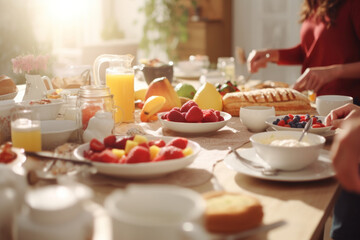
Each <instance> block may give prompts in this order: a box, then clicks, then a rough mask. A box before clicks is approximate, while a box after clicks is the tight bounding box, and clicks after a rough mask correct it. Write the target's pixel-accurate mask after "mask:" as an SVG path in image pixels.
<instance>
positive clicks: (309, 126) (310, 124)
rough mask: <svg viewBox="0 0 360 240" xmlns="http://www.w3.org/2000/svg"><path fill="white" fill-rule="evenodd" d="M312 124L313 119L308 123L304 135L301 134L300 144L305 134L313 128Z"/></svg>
mask: <svg viewBox="0 0 360 240" xmlns="http://www.w3.org/2000/svg"><path fill="white" fill-rule="evenodd" d="M312 123H313V120H312V118H310V120H309V121H308V122H307V123H306V125H305V127H304V129H303V131H302V133H301V136H300V138H299V142H301V140H302V139H303V138H304V136H305V134H306V133H307V132H308V131H309V129H310V128H311V126H312Z"/></svg>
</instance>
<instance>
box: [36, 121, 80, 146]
mask: <svg viewBox="0 0 360 240" xmlns="http://www.w3.org/2000/svg"><path fill="white" fill-rule="evenodd" d="M76 129H78V127H77V124H76V121H73V120H47V121H41V143H42V149H43V150H50V149H54V148H56V147H58V146H60V145H62V144H64V143H66V142H67V141H68V140H69V138H70V136H71V134H72V133H73V132H74V131H75V130H76Z"/></svg>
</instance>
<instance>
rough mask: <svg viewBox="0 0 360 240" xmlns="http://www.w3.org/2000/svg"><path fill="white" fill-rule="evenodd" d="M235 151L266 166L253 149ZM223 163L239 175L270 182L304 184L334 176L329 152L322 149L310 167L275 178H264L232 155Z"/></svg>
mask: <svg viewBox="0 0 360 240" xmlns="http://www.w3.org/2000/svg"><path fill="white" fill-rule="evenodd" d="M237 151H238V152H239V154H240V155H241V156H242V157H244V158H246V159H249V160H252V161H254V162H260V163H262V164H264V165H266V163H265V162H264V161H263V160H262V159H261V158H260V157H258V156H257V154H256V152H255V149H254V148H243V149H238V150H237ZM224 162H225V164H226V166H227V167H229V168H231V169H233V170H235V171H237V172H239V173H242V174H245V175H248V176H251V177H255V178H260V179H265V180H271V181H283V182H306V181H315V180H320V179H325V178H330V177H333V176H334V175H335V172H334V170H333V169H332V165H331V160H330V156H329V151H327V150H324V149H322V150H321V152H320V156H319V159H318V160H317V161H316V162H314V163H313V164H311V165H310V166H308V167H306V168H304V169H302V170H299V171H280V172H279V174H278V175H276V176H264V175H262V174H261V172H259V171H256V170H253V169H251V168H249V167H247V166H246V165H244V164H243V163H242V162H241V161H239V160H238V159H237V158H236V157H235V155H234V154H233V153H232V154H228V155H227V156H226V158H225V160H224Z"/></svg>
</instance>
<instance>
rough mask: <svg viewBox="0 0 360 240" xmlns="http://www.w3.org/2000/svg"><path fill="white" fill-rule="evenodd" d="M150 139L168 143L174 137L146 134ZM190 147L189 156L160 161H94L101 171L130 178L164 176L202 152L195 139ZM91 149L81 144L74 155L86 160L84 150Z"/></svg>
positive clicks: (187, 163) (186, 163) (87, 145)
mask: <svg viewBox="0 0 360 240" xmlns="http://www.w3.org/2000/svg"><path fill="white" fill-rule="evenodd" d="M146 137H147V139H148V140H157V139H162V140H164V141H165V142H166V143H167V142H170V141H171V140H173V139H174V138H173V137H153V136H146ZM188 147H190V148H192V150H193V153H192V154H191V155H189V156H186V157H183V158H179V159H173V160H165V161H160V162H148V163H137V164H120V163H101V162H93V165H94V166H95V168H96V169H97V171H98V172H99V173H102V174H105V175H110V176H115V177H121V178H128V179H148V178H155V177H160V176H164V175H166V174H169V173H171V172H175V171H178V170H180V169H183V168H185V167H186V166H188V165H189V164H191V163H192V162H193V161H194V160H195V158H196V156H197V155H198V153H199V152H200V149H201V147H200V145H199V144H198V143H196V142H194V141H191V140H189V141H188ZM85 150H89V143H85V144H82V145H80V146H79V147H77V148H76V149H75V150H74V156H75V158H76V159H79V160H84V159H85V158H84V154H83V153H84V151H85Z"/></svg>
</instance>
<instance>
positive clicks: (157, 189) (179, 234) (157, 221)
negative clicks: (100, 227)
mask: <svg viewBox="0 0 360 240" xmlns="http://www.w3.org/2000/svg"><path fill="white" fill-rule="evenodd" d="M105 208H106V210H107V212H108V213H109V215H110V216H111V218H112V222H113V224H112V225H113V238H114V239H127V240H142V239H157V240H167V239H169V238H171V239H172V240H177V239H184V238H185V239H207V238H208V236H207V235H206V234H205V231H204V230H203V227H202V226H201V224H202V221H203V213H204V210H205V202H204V200H203V198H202V197H201V196H200V195H199V194H198V193H196V192H194V191H192V190H190V189H186V188H180V187H175V186H171V185H130V186H129V187H127V188H126V189H125V190H116V191H114V192H113V193H111V194H110V195H109V196H108V197H107V198H106V200H105Z"/></svg>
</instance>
